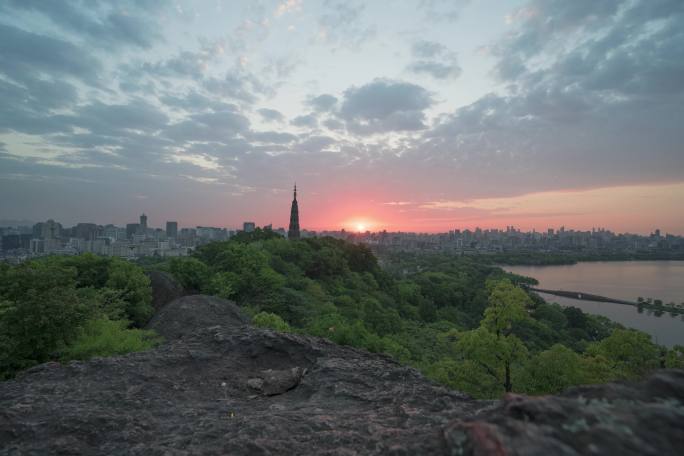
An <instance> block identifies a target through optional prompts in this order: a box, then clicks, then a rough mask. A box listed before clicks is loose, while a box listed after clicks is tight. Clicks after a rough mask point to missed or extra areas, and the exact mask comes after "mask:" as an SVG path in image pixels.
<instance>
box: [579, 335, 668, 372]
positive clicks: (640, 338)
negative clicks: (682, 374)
mask: <svg viewBox="0 0 684 456" xmlns="http://www.w3.org/2000/svg"><path fill="white" fill-rule="evenodd" d="M587 353H588V354H589V355H594V356H597V355H598V356H603V357H604V358H605V359H607V360H608V362H609V364H610V365H611V367H612V369H613V371H614V372H615V375H616V377H617V378H622V379H639V378H641V377H643V376H644V375H645V374H647V373H648V372H650V371H651V370H653V369H656V368H657V367H658V364H659V361H658V359H659V356H660V349H659V348H658V346H657V345H655V344H654V343H653V342H652V341H651V336H649V335H648V334H646V333H643V332H641V331H637V330H634V329H616V330H614V331H613V333H612V334H611V335H610V336H608V337H606V338H605V339H603V340H602V341H600V342H594V343H592V344H590V345H589V347H588V348H587Z"/></svg>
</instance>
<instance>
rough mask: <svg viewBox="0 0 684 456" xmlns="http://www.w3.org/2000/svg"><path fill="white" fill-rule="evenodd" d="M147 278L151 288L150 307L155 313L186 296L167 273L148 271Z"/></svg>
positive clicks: (178, 284)
mask: <svg viewBox="0 0 684 456" xmlns="http://www.w3.org/2000/svg"><path fill="white" fill-rule="evenodd" d="M147 277H149V279H150V286H151V287H152V307H154V310H155V311H158V310H159V309H161V308H162V307H164V306H165V305H166V304H168V303H170V302H171V301H173V300H175V299H178V298H180V297H181V296H184V295H185V294H186V292H185V290H184V289H183V287H182V286H181V284H180V283H178V281H176V279H174V278H173V276H172V275H171V274H169V273H166V272H162V271H150V272H148V273H147Z"/></svg>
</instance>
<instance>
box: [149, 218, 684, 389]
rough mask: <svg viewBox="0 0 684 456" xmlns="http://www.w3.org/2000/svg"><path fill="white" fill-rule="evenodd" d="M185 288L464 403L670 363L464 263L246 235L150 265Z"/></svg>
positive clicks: (675, 356)
mask: <svg viewBox="0 0 684 456" xmlns="http://www.w3.org/2000/svg"><path fill="white" fill-rule="evenodd" d="M161 266H162V267H164V268H166V269H167V270H168V271H170V272H171V273H173V274H174V275H175V277H177V278H178V280H180V281H181V282H182V283H183V285H184V286H185V287H186V288H188V289H193V290H196V291H198V292H202V293H207V294H213V295H217V296H220V297H224V298H230V299H234V300H235V301H236V302H237V303H238V304H239V305H240V306H242V307H243V309H245V310H246V311H247V312H248V313H249V314H251V315H252V316H253V317H254V322H255V324H257V325H259V326H267V327H272V328H274V329H277V330H280V331H294V332H300V333H305V334H310V335H316V336H322V337H326V338H329V339H331V340H333V341H334V342H337V343H339V344H343V345H351V346H355V347H360V348H365V349H367V350H370V351H373V352H385V353H388V354H390V355H391V356H393V357H394V358H396V359H397V360H399V361H400V362H403V363H406V364H409V365H412V366H414V367H416V368H418V369H420V370H421V371H422V372H423V373H425V374H426V375H427V376H429V377H430V378H432V379H434V380H437V381H439V382H441V383H444V384H446V385H448V386H450V387H452V388H455V389H458V390H461V391H465V392H467V393H469V394H471V395H473V396H475V397H479V398H492V397H497V396H499V395H501V394H502V393H503V392H505V391H519V392H525V393H532V394H542V393H552V392H558V391H561V390H562V389H564V388H566V387H567V386H570V385H577V384H585V383H600V382H607V381H610V380H614V379H636V378H640V377H642V376H644V375H645V374H646V373H648V372H650V371H652V370H653V369H656V368H658V367H661V366H663V367H664V366H666V365H667V366H668V367H675V366H681V365H682V364H683V362H684V360H683V358H682V355H683V354H684V353H683V350H682V347H676V348H675V349H673V350H670V351H669V352H668V351H667V350H666V349H665V348H664V347H660V346H657V345H655V344H654V343H653V342H652V341H651V339H650V337H649V336H648V335H647V334H644V333H641V332H638V331H635V330H629V329H624V328H622V327H621V326H619V325H617V324H615V323H613V322H611V321H610V320H608V319H606V318H603V317H599V316H593V315H588V314H585V313H583V312H582V311H581V310H580V309H578V308H574V307H569V308H563V307H560V306H558V305H555V304H547V303H545V302H544V301H543V300H542V299H540V298H539V297H537V296H536V295H534V294H528V293H527V292H525V291H524V290H523V289H522V288H520V287H518V286H517V285H519V284H521V283H523V282H525V283H529V282H530V281H531V279H529V278H523V277H519V276H516V275H513V274H509V273H506V272H504V271H503V270H501V269H500V268H497V267H494V266H489V265H483V264H480V263H477V262H474V261H472V260H470V259H468V258H463V257H449V256H410V255H409V256H407V255H404V256H402V257H401V258H390V259H388V260H387V264H385V265H384V268H381V267H380V266H379V264H378V261H377V259H376V257H375V256H374V255H373V254H372V252H371V251H370V250H369V249H368V248H367V247H366V246H364V245H355V244H351V243H347V242H344V241H341V240H336V239H333V238H310V239H304V240H299V241H286V240H285V239H282V238H281V237H279V236H277V235H276V234H274V233H272V232H268V231H261V230H257V231H256V232H254V233H242V234H241V235H239V236H237V237H236V238H233V239H232V240H230V241H226V242H217V243H212V244H208V245H205V246H202V247H200V248H199V249H198V250H197V252H196V254H195V255H194V257H191V258H178V259H173V260H171V261H170V262H168V263H165V264H163V265H161Z"/></svg>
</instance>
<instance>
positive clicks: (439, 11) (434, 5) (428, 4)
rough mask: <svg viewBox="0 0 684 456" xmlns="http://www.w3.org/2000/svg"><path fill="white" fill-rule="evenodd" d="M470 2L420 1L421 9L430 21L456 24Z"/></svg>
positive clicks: (454, 0) (455, 0) (461, 0)
mask: <svg viewBox="0 0 684 456" xmlns="http://www.w3.org/2000/svg"><path fill="white" fill-rule="evenodd" d="M469 3H470V0H420V2H419V7H420V8H421V9H422V10H423V12H424V13H425V16H426V18H427V19H428V20H429V21H446V22H455V21H457V20H458V18H459V17H460V15H461V11H462V10H463V9H464V8H465V7H466V6H467V5H468V4H469Z"/></svg>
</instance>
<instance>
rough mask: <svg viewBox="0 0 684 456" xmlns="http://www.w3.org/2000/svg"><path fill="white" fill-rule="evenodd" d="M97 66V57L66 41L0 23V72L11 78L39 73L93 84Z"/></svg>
mask: <svg viewBox="0 0 684 456" xmlns="http://www.w3.org/2000/svg"><path fill="white" fill-rule="evenodd" d="M100 69H101V65H100V62H99V61H98V60H96V59H95V58H94V57H92V56H91V55H90V54H88V52H86V51H84V50H83V49H80V48H78V47H76V46H74V45H73V44H71V43H69V42H68V41H65V40H62V39H58V38H52V37H48V36H45V35H39V34H36V33H31V32H27V31H24V30H22V29H19V28H16V27H12V26H9V25H4V24H0V71H2V73H4V74H5V75H6V76H8V77H9V78H11V79H13V80H15V81H21V80H22V79H23V75H24V74H26V73H43V74H45V75H48V76H50V77H54V76H60V77H71V78H75V79H79V80H82V81H84V82H87V83H90V84H93V85H95V84H96V83H97V78H98V72H99V71H100Z"/></svg>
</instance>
